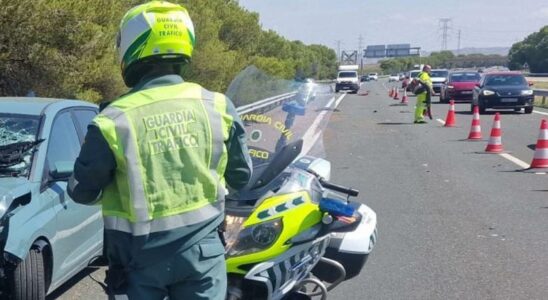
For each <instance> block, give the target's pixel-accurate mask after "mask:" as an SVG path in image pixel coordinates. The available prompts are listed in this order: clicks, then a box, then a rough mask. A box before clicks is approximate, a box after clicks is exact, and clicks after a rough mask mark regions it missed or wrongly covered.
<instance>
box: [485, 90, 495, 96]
mask: <svg viewBox="0 0 548 300" xmlns="http://www.w3.org/2000/svg"><path fill="white" fill-rule="evenodd" d="M494 94H495V92H493V91H490V90H483V95H484V96H491V95H494Z"/></svg>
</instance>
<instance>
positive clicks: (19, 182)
mask: <svg viewBox="0 0 548 300" xmlns="http://www.w3.org/2000/svg"><path fill="white" fill-rule="evenodd" d="M30 191H31V184H30V182H29V181H28V179H26V178H22V177H6V178H0V218H2V217H3V216H4V214H5V213H6V212H7V210H8V208H9V207H10V205H11V203H12V202H13V200H15V199H17V198H19V197H21V196H23V195H26V194H28V193H30Z"/></svg>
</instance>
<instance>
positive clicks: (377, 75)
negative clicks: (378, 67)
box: [368, 73, 379, 80]
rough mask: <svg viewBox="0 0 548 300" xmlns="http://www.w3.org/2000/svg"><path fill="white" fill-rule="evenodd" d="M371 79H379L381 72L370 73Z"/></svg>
mask: <svg viewBox="0 0 548 300" xmlns="http://www.w3.org/2000/svg"><path fill="white" fill-rule="evenodd" d="M368 76H369V80H379V74H378V73H369V74H368Z"/></svg>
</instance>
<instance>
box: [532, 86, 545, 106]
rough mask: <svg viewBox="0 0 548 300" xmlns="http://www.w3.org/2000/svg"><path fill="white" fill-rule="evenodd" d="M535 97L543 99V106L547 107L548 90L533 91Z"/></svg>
mask: <svg viewBox="0 0 548 300" xmlns="http://www.w3.org/2000/svg"><path fill="white" fill-rule="evenodd" d="M533 93H534V95H535V96H539V97H542V102H541V103H542V106H546V98H547V97H548V90H533Z"/></svg>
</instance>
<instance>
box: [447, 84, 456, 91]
mask: <svg viewBox="0 0 548 300" xmlns="http://www.w3.org/2000/svg"><path fill="white" fill-rule="evenodd" d="M447 88H448V89H450V90H452V89H454V88H455V87H454V86H452V85H448V86H447Z"/></svg>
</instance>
